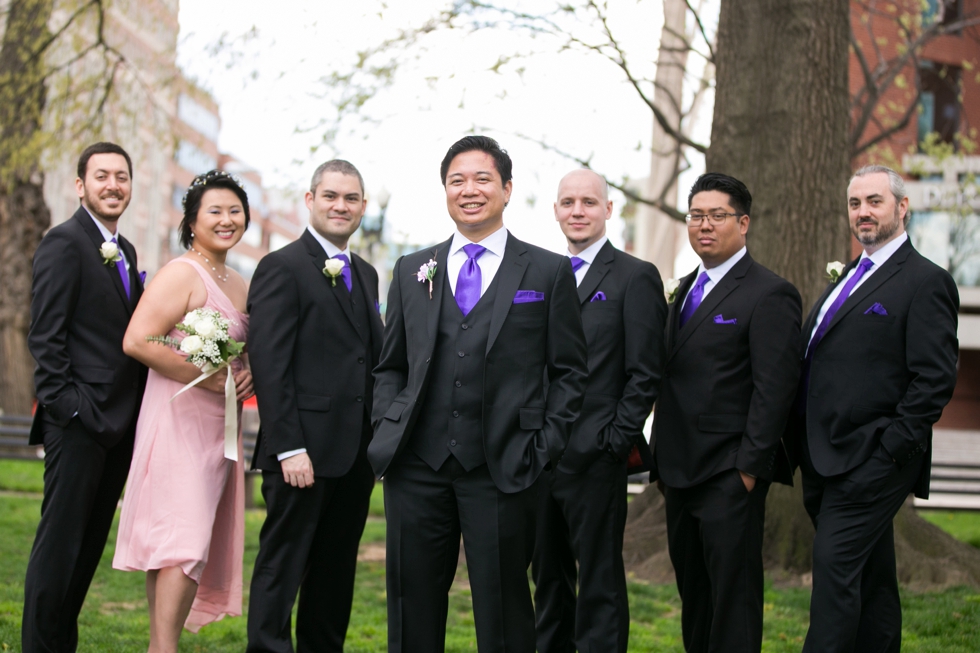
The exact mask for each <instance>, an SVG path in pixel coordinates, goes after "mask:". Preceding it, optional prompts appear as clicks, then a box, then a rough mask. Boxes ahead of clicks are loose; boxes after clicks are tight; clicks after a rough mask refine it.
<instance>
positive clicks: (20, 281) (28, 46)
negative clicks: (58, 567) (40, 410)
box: [0, 0, 52, 414]
mask: <svg viewBox="0 0 980 653" xmlns="http://www.w3.org/2000/svg"><path fill="white" fill-rule="evenodd" d="M51 10H52V1H51V0H15V1H14V2H11V3H10V4H9V9H8V14H7V25H6V30H5V31H4V34H3V44H2V46H0V140H2V144H0V408H2V409H3V411H4V412H6V413H18V414H28V413H30V411H31V405H32V402H33V398H34V383H33V372H34V361H33V359H32V358H31V355H30V352H29V351H28V349H27V330H28V327H29V326H30V301H31V262H32V260H33V258H34V250H35V249H37V245H38V243H39V242H40V241H41V237H42V236H43V234H44V231H45V229H47V227H48V226H49V225H50V223H51V215H50V212H49V211H48V208H47V205H46V204H45V202H44V194H43V185H44V176H43V174H42V172H41V165H40V160H41V153H42V147H41V141H42V139H41V125H42V121H43V114H44V103H45V92H46V89H45V75H46V68H45V63H44V57H43V54H42V51H43V49H44V47H43V44H44V42H45V41H46V40H47V39H48V38H49V37H50V34H49V31H48V21H49V20H50V19H51Z"/></svg>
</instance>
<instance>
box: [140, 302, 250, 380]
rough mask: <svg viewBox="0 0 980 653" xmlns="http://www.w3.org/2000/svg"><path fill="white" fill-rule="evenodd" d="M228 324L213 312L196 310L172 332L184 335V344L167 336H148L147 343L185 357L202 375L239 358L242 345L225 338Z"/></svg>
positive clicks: (227, 337) (216, 312)
mask: <svg viewBox="0 0 980 653" xmlns="http://www.w3.org/2000/svg"><path fill="white" fill-rule="evenodd" d="M228 325H229V321H228V320H227V319H226V318H224V317H222V315H221V313H219V312H218V311H216V310H214V309H213V308H197V309H194V310H193V311H191V312H190V313H188V314H187V315H186V316H184V320H183V322H181V323H180V324H178V325H177V326H176V327H175V328H176V329H177V330H178V331H181V332H183V333H184V334H185V335H184V338H183V340H177V339H176V338H171V337H170V336H147V337H146V339H147V340H148V341H150V342H159V343H161V344H164V345H169V346H171V347H175V348H177V349H179V350H180V351H181V352H183V353H185V354H187V362H188V363H193V364H194V365H196V366H198V367H199V368H201V370H202V371H205V372H207V371H209V370H210V369H218V368H221V367H224V366H225V365H227V364H228V362H229V361H231V360H232V359H233V358H237V357H238V356H241V354H242V350H243V349H244V348H245V343H243V342H238V341H237V340H235V339H234V338H232V337H230V336H229V335H228Z"/></svg>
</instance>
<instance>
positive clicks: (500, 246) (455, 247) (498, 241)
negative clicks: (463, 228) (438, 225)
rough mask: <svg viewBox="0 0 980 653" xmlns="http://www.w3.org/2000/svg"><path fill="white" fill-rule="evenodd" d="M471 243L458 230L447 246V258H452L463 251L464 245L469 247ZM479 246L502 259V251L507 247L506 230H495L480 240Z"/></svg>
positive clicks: (501, 228) (503, 228) (502, 228)
mask: <svg viewBox="0 0 980 653" xmlns="http://www.w3.org/2000/svg"><path fill="white" fill-rule="evenodd" d="M470 243H473V241H472V240H470V239H469V238H467V237H466V236H464V235H463V234H461V233H459V229H457V230H456V233H454V234H453V242H452V243H451V244H450V245H449V256H453V255H455V254H456V252H458V251H459V250H461V249H463V246H464V245H469V244H470ZM474 244H479V245H482V246H484V247H486V248H487V251H489V252H490V253H492V254H496V255H497V256H499V257H500V258H503V257H504V249H506V247H507V229H506V228H505V227H503V226H501V227H500V229H497V230H496V231H495V232H493V233H492V234H490V235H489V236H487V237H486V238H484V239H483V240H481V241H480V242H479V243H474Z"/></svg>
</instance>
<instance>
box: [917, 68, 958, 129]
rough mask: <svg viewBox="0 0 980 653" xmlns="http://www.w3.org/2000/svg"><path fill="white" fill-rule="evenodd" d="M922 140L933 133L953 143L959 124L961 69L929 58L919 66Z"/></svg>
mask: <svg viewBox="0 0 980 653" xmlns="http://www.w3.org/2000/svg"><path fill="white" fill-rule="evenodd" d="M919 82H920V84H921V87H922V94H921V96H920V97H919V129H918V136H919V143H922V141H924V140H925V139H926V137H927V136H928V135H929V134H931V133H936V134H938V140H939V141H940V142H942V143H953V142H954V141H953V139H954V137H955V136H956V133H957V132H958V131H959V128H960V69H959V68H958V67H956V66H945V65H942V64H936V63H933V62H926V63H925V64H924V65H923V66H922V67H920V68H919Z"/></svg>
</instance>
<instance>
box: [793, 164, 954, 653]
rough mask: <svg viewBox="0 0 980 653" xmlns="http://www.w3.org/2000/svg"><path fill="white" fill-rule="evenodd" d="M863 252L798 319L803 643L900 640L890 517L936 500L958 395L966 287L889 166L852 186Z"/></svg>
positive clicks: (848, 647) (895, 644) (859, 644)
mask: <svg viewBox="0 0 980 653" xmlns="http://www.w3.org/2000/svg"><path fill="white" fill-rule="evenodd" d="M847 207H848V220H849V222H850V226H851V231H852V233H853V234H854V237H855V238H857V239H858V241H859V242H860V243H861V246H862V248H863V250H864V251H863V252H862V253H861V256H859V257H858V258H857V259H856V260H854V261H852V262H851V264H850V265H848V266H847V267H846V268H845V269H844V271H843V272H842V273H841V274H840V276H839V277H838V278H836V279H835V280H834V281H833V282H832V283H831V284H830V285H829V286H828V287H827V289H826V290H825V291H824V293H823V295H822V296H821V297H820V299H819V300H817V303H816V304H814V306H813V309H812V310H811V311H810V315H809V317H808V318H807V320H806V322H805V323H804V325H803V334H802V335H803V337H802V339H801V342H800V349H799V355H800V357H801V358H802V359H803V375H802V377H801V379H800V385H799V393H798V396H797V406H796V410H795V411H794V415H793V418H792V419H791V421H790V425H789V429H788V438H787V439H788V440H789V441H790V442H792V443H793V444H794V445H795V446H794V447H793V449H795V450H796V451H795V452H794V453H795V457H796V458H797V459H798V460H799V462H800V464H801V466H802V470H803V501H804V505H805V506H806V510H807V512H808V513H809V514H810V518H811V519H812V520H813V525H814V526H815V527H816V535H815V537H814V541H813V596H812V599H811V602H810V629H809V631H808V632H807V637H806V642H805V643H804V645H803V650H804V651H807V652H814V653H817V652H820V653H823V652H824V651H837V652H845V651H889V652H894V653H897V652H898V651H899V650H900V648H901V637H902V609H901V603H900V602H899V595H898V582H897V580H896V576H895V541H894V531H893V528H892V519H893V518H894V516H895V514H896V513H897V512H898V509H899V508H901V506H902V504H903V503H904V502H905V499H906V498H907V497H908V495H909V493H910V492H915V495H916V496H917V497H922V498H927V497H928V495H929V473H930V467H931V465H930V461H931V454H930V446H931V443H932V425H933V424H934V423H935V422H936V421H937V420H938V419H939V417H940V415H941V414H942V411H943V407H944V406H945V405H946V403H947V402H948V401H949V398H950V397H951V396H952V394H953V386H954V385H955V383H956V360H957V355H958V344H957V340H956V322H957V312H958V310H959V295H958V293H957V290H956V284H955V283H954V282H953V279H952V277H950V275H949V273H947V272H946V271H945V270H943V269H942V268H940V267H939V266H937V265H935V264H934V263H932V262H930V261H928V260H927V259H926V258H924V257H923V256H922V255H920V254H919V253H918V252H917V251H915V249H914V248H913V247H912V243H911V242H910V241H909V238H908V234H907V233H906V232H905V225H906V222H907V219H908V210H909V200H908V197H906V195H905V184H904V182H903V181H902V178H901V176H899V175H898V173H896V172H895V171H894V170H891V169H889V168H886V167H884V166H878V165H870V166H865V167H863V168H861V169H860V170H858V171H857V172H855V173H854V176H853V177H852V178H851V181H850V184H849V185H848V188H847Z"/></svg>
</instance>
